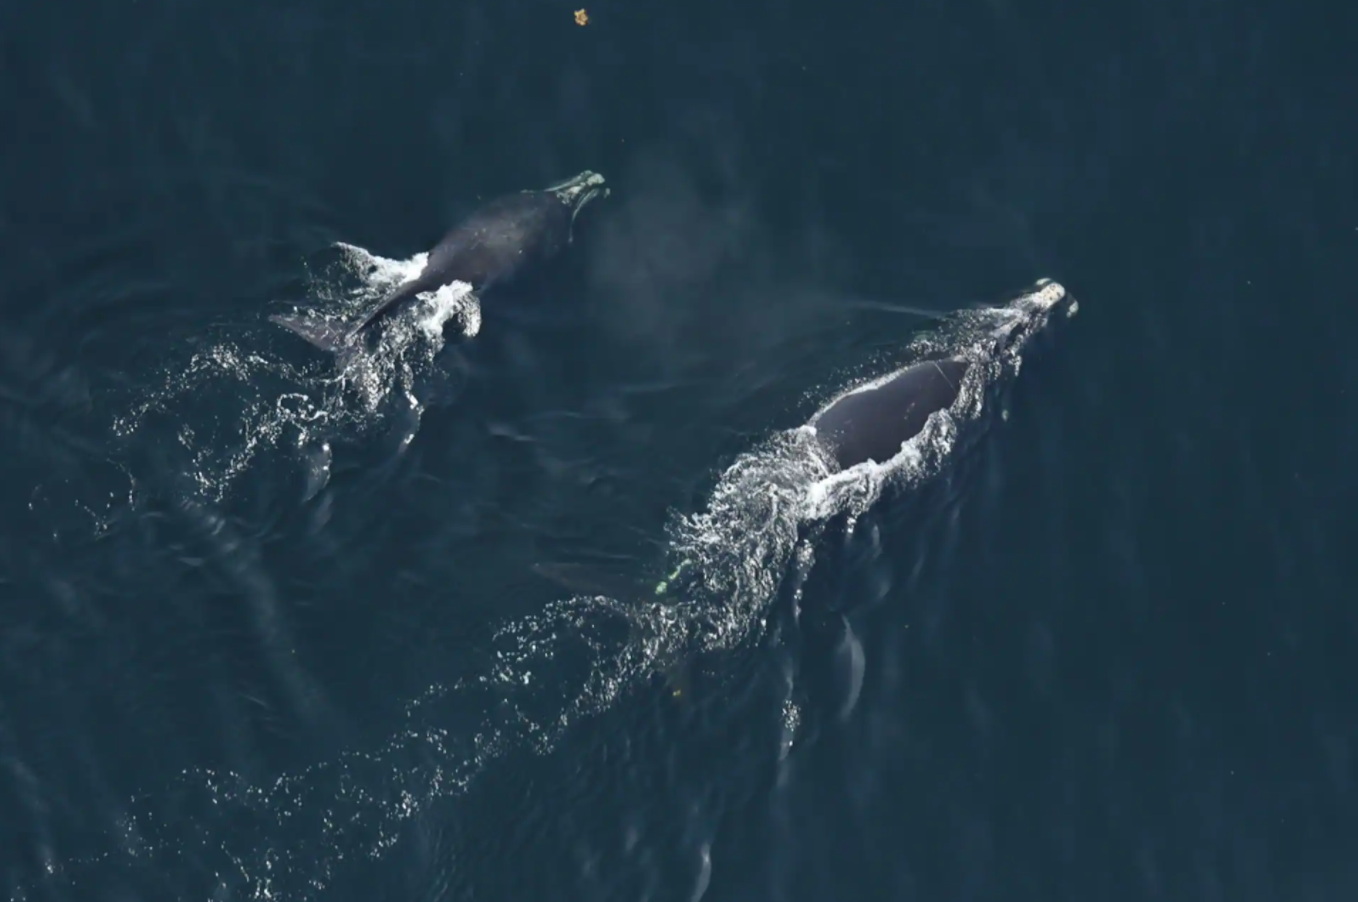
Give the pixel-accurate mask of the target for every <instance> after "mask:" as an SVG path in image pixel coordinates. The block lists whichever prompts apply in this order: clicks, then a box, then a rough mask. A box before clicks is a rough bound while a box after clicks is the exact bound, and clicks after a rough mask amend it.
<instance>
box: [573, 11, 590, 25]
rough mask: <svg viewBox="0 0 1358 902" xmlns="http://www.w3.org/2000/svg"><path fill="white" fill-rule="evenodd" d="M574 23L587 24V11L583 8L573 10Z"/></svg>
mask: <svg viewBox="0 0 1358 902" xmlns="http://www.w3.org/2000/svg"><path fill="white" fill-rule="evenodd" d="M575 24H576V25H588V24H589V13H587V12H585V11H584V10H583V9H577V10H576V11H575Z"/></svg>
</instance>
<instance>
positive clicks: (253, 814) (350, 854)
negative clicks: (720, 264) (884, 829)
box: [15, 308, 1020, 900]
mask: <svg viewBox="0 0 1358 902" xmlns="http://www.w3.org/2000/svg"><path fill="white" fill-rule="evenodd" d="M1013 315H1015V314H1014V313H1013V311H1010V310H1007V309H1005V308H995V309H989V310H981V311H971V312H969V313H966V314H961V315H958V316H956V317H955V318H954V319H953V320H952V321H951V323H950V324H949V326H947V327H945V330H944V331H940V332H938V333H934V334H932V335H928V336H923V337H921V338H919V339H917V340H916V341H915V342H913V343H912V344H911V345H910V346H909V348H908V349H907V353H906V354H905V357H906V358H907V360H906V361H904V364H905V365H908V363H909V362H910V360H911V359H918V358H919V357H920V356H922V355H923V354H926V353H935V352H937V351H940V350H942V351H946V352H947V353H950V354H964V355H967V356H968V357H970V358H971V359H972V360H973V361H974V362H975V363H977V364H980V365H975V366H972V367H970V368H969V371H968V375H967V377H966V380H965V381H964V383H963V386H962V390H961V393H960V395H959V398H958V400H957V402H956V403H955V404H954V406H953V408H952V409H951V410H948V411H941V412H938V413H935V414H934V415H933V416H932V417H930V419H929V421H928V423H927V424H926V426H925V428H924V430H923V431H922V432H921V433H920V434H919V435H918V436H916V437H915V438H914V439H912V440H910V441H909V442H907V443H906V444H905V445H904V447H903V448H902V450H901V452H900V453H899V454H897V455H896V456H895V457H893V458H892V459H891V460H890V461H887V462H885V463H882V464H876V463H868V464H863V465H859V466H856V467H853V468H851V469H849V470H844V471H836V469H835V467H834V464H833V463H832V462H831V461H830V460H828V458H827V457H826V456H825V454H824V453H823V451H822V450H821V449H820V447H819V446H818V445H817V443H816V442H815V441H814V440H813V434H812V433H811V431H810V430H809V429H808V428H807V427H798V428H794V429H790V430H787V431H784V432H781V433H778V434H775V435H773V436H772V437H770V439H768V440H767V441H766V442H764V443H763V444H762V445H761V446H760V447H758V448H755V449H753V450H751V451H750V452H747V453H746V454H743V455H741V456H740V457H739V458H738V459H737V460H736V461H735V462H734V463H733V464H732V465H731V466H730V467H729V468H728V469H727V470H726V471H725V472H723V473H722V474H721V475H720V477H719V478H718V479H717V482H716V485H715V486H714V488H713V490H712V493H711V498H710V500H709V503H708V504H707V505H706V507H705V508H704V509H703V510H702V511H700V512H697V513H692V514H687V515H677V516H675V517H674V518H673V519H672V520H671V522H670V524H669V526H668V529H667V532H668V535H669V538H670V549H671V554H672V556H673V558H674V559H675V560H677V561H679V562H680V563H681V565H682V566H684V567H686V568H687V570H688V571H689V572H690V573H691V574H692V578H691V579H689V580H687V581H685V582H684V584H683V585H684V591H683V593H682V596H681V597H677V598H676V597H670V598H664V599H658V598H657V597H656V596H654V595H650V596H646V597H641V598H623V599H617V598H609V597H606V596H575V597H570V598H565V599H561V600H559V601H557V602H554V603H552V604H549V605H548V606H546V608H544V609H543V610H542V611H540V612H538V613H536V614H533V615H531V616H528V617H524V618H521V619H518V620H514V621H511V622H508V623H506V624H504V625H502V626H501V627H500V629H499V630H498V632H497V633H496V634H495V636H494V640H493V645H492V657H493V662H494V663H493V664H492V665H491V666H490V667H488V668H486V669H485V670H484V672H481V673H478V674H475V675H472V676H469V677H466V678H464V679H461V680H459V681H456V682H453V683H450V684H447V685H435V686H432V687H430V688H429V689H428V690H426V692H425V693H423V694H422V695H421V696H420V697H419V698H417V699H415V700H414V701H412V702H411V703H409V704H408V705H407V707H406V710H405V715H404V719H403V727H402V728H401V729H400V730H399V731H398V732H397V734H396V735H394V736H393V737H392V738H391V739H390V740H388V741H387V742H386V743H385V744H384V745H382V746H381V747H379V748H377V749H374V750H371V751H355V752H350V753H347V754H344V755H341V756H339V757H337V758H334V759H331V760H328V761H323V762H320V763H317V764H315V765H313V766H311V767H309V768H306V769H303V770H300V771H298V772H296V773H292V774H285V775H283V776H280V777H278V778H277V779H276V780H275V781H273V782H272V783H270V784H267V785H251V784H249V783H248V782H247V781H245V780H243V779H242V778H240V777H239V776H237V775H235V774H230V773H225V774H224V773H217V772H211V771H203V770H196V771H190V772H186V773H184V774H183V775H182V776H181V778H180V787H179V788H180V789H181V790H184V791H185V793H186V794H192V795H196V796H198V797H199V798H201V799H202V801H203V802H204V804H203V805H202V809H203V810H204V811H212V812H213V817H214V819H215V818H222V819H228V818H229V819H230V821H231V824H232V828H231V830H230V834H229V838H228V837H227V836H226V835H225V834H226V831H225V830H217V831H214V830H213V826H214V825H213V824H210V823H199V824H191V825H188V826H187V827H186V825H185V824H183V823H182V822H176V823H174V824H171V825H161V824H160V823H159V822H158V821H157V820H156V818H155V817H154V815H153V814H152V813H150V812H147V813H143V814H129V815H128V817H127V819H126V820H125V822H124V823H123V825H122V834H123V836H122V839H123V842H122V843H121V849H120V853H121V854H123V855H127V856H130V857H132V858H135V859H139V860H142V861H147V862H163V861H166V860H167V859H171V858H173V859H179V860H183V861H194V862H197V863H198V867H199V868H200V869H204V868H205V869H206V870H207V871H208V872H209V873H211V874H212V877H211V878H209V880H210V882H211V883H213V884H215V886H214V887H213V888H212V889H210V890H209V891H208V893H207V894H208V895H212V896H213V897H221V898H225V897H228V896H232V894H233V892H239V893H240V894H241V896H242V897H245V898H254V899H274V898H287V899H296V900H302V899H311V898H314V897H315V896H316V895H317V894H318V893H321V892H323V891H325V890H326V889H327V887H329V886H330V885H331V883H332V881H333V880H335V878H336V873H337V869H338V868H339V867H340V866H341V865H342V864H343V862H344V861H345V860H346V858H356V857H369V858H381V857H382V856H383V855H384V854H385V853H386V852H387V851H388V850H389V849H390V848H391V847H392V846H393V845H394V844H395V843H396V842H397V838H398V836H399V831H400V829H401V828H402V826H403V825H404V824H405V823H407V822H408V821H410V820H411V819H412V818H416V817H419V816H420V815H422V814H423V813H425V812H426V811H428V810H429V808H430V806H431V805H433V804H434V803H435V802H436V801H438V800H440V799H445V798H448V797H454V796H458V795H460V794H462V793H464V792H465V791H466V790H467V788H468V787H469V786H471V785H472V783H473V782H474V780H475V778H476V777H477V775H478V774H480V773H481V772H482V771H483V770H484V769H485V768H486V767H487V766H488V765H490V764H491V763H492V762H494V761H495V760H496V759H498V758H500V757H501V756H503V755H504V754H506V753H508V752H511V751H514V750H518V749H525V748H526V749H530V750H532V751H534V752H536V753H539V754H545V753H547V752H550V751H551V750H552V749H554V748H555V747H556V745H557V743H558V741H559V740H560V739H561V737H562V735H563V734H564V732H565V731H566V730H567V729H568V728H569V727H570V726H571V725H572V724H574V723H576V722H577V721H578V720H579V719H581V718H582V717H587V716H590V715H595V714H598V713H601V712H603V711H605V710H607V709H608V708H610V707H611V706H612V705H613V704H614V703H615V702H617V701H618V700H619V699H620V698H621V697H623V696H624V695H625V694H626V693H627V692H628V691H629V690H632V689H635V688H636V687H637V686H639V685H641V684H642V682H643V681H645V680H647V679H649V678H651V677H652V676H654V675H655V674H657V673H659V672H662V671H663V670H664V669H665V668H666V667H668V666H669V665H670V664H671V663H672V662H673V661H675V660H676V659H677V658H680V657H682V656H684V655H691V654H695V653H712V652H722V651H729V650H732V649H735V648H737V647H738V646H740V645H741V644H742V643H746V642H749V641H751V640H754V639H757V638H758V637H760V636H761V635H763V634H764V632H765V630H766V627H767V622H768V617H769V615H770V611H771V604H772V601H773V599H774V598H775V596H776V593H777V592H778V591H779V589H780V587H781V586H782V585H783V583H784V581H785V580H786V579H788V578H789V573H791V578H792V579H793V580H794V585H795V586H796V593H795V594H796V596H797V597H796V598H795V599H794V602H795V603H798V604H799V603H800V592H801V586H802V584H803V583H804V582H805V577H806V575H807V574H808V573H809V572H810V570H811V568H812V566H813V565H814V563H815V547H816V540H817V538H818V537H819V534H820V529H821V528H822V527H823V526H824V524H825V523H826V522H827V521H828V520H829V519H831V518H833V517H837V516H846V517H847V518H848V520H849V524H850V528H852V523H853V521H854V520H855V519H856V518H858V517H859V516H861V515H862V514H863V513H864V512H866V511H867V510H868V508H869V507H871V506H872V505H873V504H874V503H875V502H876V501H877V500H878V498H879V497H880V496H881V495H882V493H883V492H884V491H885V490H886V489H887V488H888V487H889V486H895V487H900V488H906V489H908V488H910V487H911V486H914V485H917V484H918V483H919V482H920V481H921V480H924V479H927V478H929V477H930V476H932V475H933V474H934V473H936V472H937V471H938V469H939V468H940V467H941V466H942V465H943V464H944V463H945V462H946V460H947V458H948V457H949V455H950V454H951V453H952V451H953V449H954V447H955V445H956V441H957V437H958V434H959V428H960V426H961V425H962V424H964V423H965V422H967V421H969V420H974V419H975V418H977V417H978V416H979V415H980V414H981V412H982V408H983V406H984V398H985V393H986V390H987V388H988V387H989V386H991V385H993V384H995V383H996V382H997V380H999V379H1000V378H1002V377H1003V376H1004V375H1005V373H1013V372H1016V371H1017V368H1018V366H1019V363H1020V356H1019V350H1020V349H1014V350H1006V351H1005V352H1003V353H1002V354H1000V355H999V356H995V355H994V354H992V353H991V349H992V348H993V342H992V341H990V340H989V338H990V336H991V334H992V330H993V329H994V327H995V326H996V325H997V324H999V325H1003V324H1004V323H1005V322H1006V321H1008V319H1009V318H1010V317H1012V316H1013ZM849 390H853V389H852V388H849V389H844V390H841V391H837V392H835V394H834V396H833V397H830V398H828V399H826V400H824V401H823V404H828V403H831V402H832V401H833V400H834V398H837V397H838V396H840V395H842V394H843V393H844V391H849ZM582 653H583V654H582ZM581 659H583V660H585V661H587V662H588V666H587V667H586V668H585V669H584V672H582V673H576V674H575V675H574V676H572V675H571V668H570V667H569V666H566V667H562V666H561V665H562V662H564V661H570V660H577V661H578V660H581ZM553 665H556V666H553ZM577 670H579V668H577ZM563 671H564V672H563ZM790 691H791V687H789V692H790ZM468 712H479V714H475V715H473V717H472V720H473V722H475V723H476V724H477V725H476V726H475V727H474V728H471V729H466V730H455V729H452V728H450V727H449V724H454V723H468ZM774 714H775V716H776V717H777V718H778V719H779V720H780V721H781V722H782V723H783V725H784V730H783V737H782V739H781V745H780V747H779V748H778V749H775V750H773V751H774V753H775V754H776V755H777V756H778V757H779V758H781V757H783V756H785V755H786V754H787V751H788V749H789V748H790V747H791V745H792V743H793V742H794V740H795V734H796V731H797V729H798V726H799V724H800V722H801V713H800V711H799V709H798V707H797V705H796V704H795V703H794V702H793V700H792V698H791V696H790V694H789V696H788V697H787V698H786V699H784V700H783V702H782V704H781V705H780V708H779V710H778V711H777V712H774ZM242 821H243V822H244V823H248V824H249V825H251V826H252V827H253V831H252V832H250V833H246V832H244V831H243V830H242ZM120 853H110V854H109V855H105V856H103V857H104V858H106V859H108V858H111V857H112V856H116V855H117V854H120ZM86 861H87V862H88V861H89V860H86ZM78 863H79V862H71V863H70V866H68V867H67V868H64V869H58V870H64V871H65V872H66V873H68V874H70V873H71V872H72V870H73V866H74V865H76V864H78ZM15 898H23V897H22V896H19V897H15Z"/></svg>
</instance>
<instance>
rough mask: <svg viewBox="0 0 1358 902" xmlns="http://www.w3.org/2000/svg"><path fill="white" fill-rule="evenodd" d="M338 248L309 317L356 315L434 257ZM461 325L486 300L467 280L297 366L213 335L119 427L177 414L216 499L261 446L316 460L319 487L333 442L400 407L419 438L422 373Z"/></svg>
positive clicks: (464, 328)
mask: <svg viewBox="0 0 1358 902" xmlns="http://www.w3.org/2000/svg"><path fill="white" fill-rule="evenodd" d="M336 249H337V250H338V252H339V259H338V261H336V262H335V263H333V264H332V265H330V266H328V267H325V268H324V269H323V271H322V273H321V275H319V276H317V277H313V278H312V279H311V283H312V290H311V294H312V295H313V297H314V298H315V300H316V301H317V302H318V303H316V304H314V307H315V309H314V310H312V311H310V314H311V315H312V316H315V317H316V318H318V319H324V320H331V319H333V320H345V319H348V318H351V317H353V316H354V315H356V314H357V313H358V312H360V311H362V310H364V309H366V308H367V307H368V306H369V305H371V304H372V303H373V302H374V301H375V300H376V299H378V298H380V297H383V296H385V295H386V294H387V293H388V292H389V291H390V290H391V289H392V288H393V287H394V286H395V285H398V284H400V283H402V282H404V281H406V280H408V279H409V278H411V277H412V276H413V275H415V274H417V273H419V272H420V270H422V269H423V268H424V265H425V259H426V257H427V254H425V253H420V254H416V255H414V256H413V257H411V258H409V259H407V260H391V259H387V258H384V257H379V256H377V255H375V254H372V253H369V252H368V251H366V250H364V249H363V248H360V247H356V246H354V245H349V244H343V243H341V244H338V245H336ZM450 322H451V323H454V324H455V326H456V328H457V329H458V331H460V332H461V334H462V335H464V336H466V337H474V336H476V334H477V333H478V332H479V330H480V327H481V310H480V302H479V300H478V298H477V296H476V295H475V294H474V293H472V291H471V287H470V286H469V285H466V284H465V283H461V282H455V283H453V284H451V285H448V286H445V287H443V288H440V289H439V290H437V291H435V292H431V293H428V294H426V295H422V296H421V303H419V304H417V305H415V307H414V309H413V310H411V311H407V312H404V313H403V314H402V315H400V316H396V317H392V318H391V321H390V322H388V323H387V324H386V325H385V326H384V328H383V329H381V330H380V333H379V337H378V339H377V340H376V342H375V343H374V346H373V347H372V348H371V349H370V350H369V349H364V348H356V349H355V351H354V352H353V353H351V354H348V355H345V356H344V357H343V358H342V359H341V360H339V361H336V360H335V359H334V358H331V357H329V356H327V357H326V358H325V359H321V360H315V361H309V362H307V363H303V364H297V363H293V362H290V361H289V360H287V359H284V358H283V357H281V356H278V355H275V354H273V353H271V352H269V351H268V350H266V349H265V348H263V347H261V346H259V345H258V344H256V345H253V346H249V347H246V346H243V345H242V343H239V342H235V341H230V340H228V341H221V342H217V343H213V344H211V345H210V346H209V347H207V348H205V349H204V350H201V351H196V352H195V353H194V354H193V355H192V357H191V358H190V359H189V361H188V362H187V364H184V365H180V366H174V367H170V368H167V369H166V370H164V371H163V372H162V374H161V376H160V383H161V384H160V385H159V386H157V387H155V388H153V389H151V390H150V392H148V393H147V394H146V395H145V396H144V397H141V398H139V399H138V400H137V401H136V402H135V403H133V404H132V405H131V409H130V410H128V412H126V413H125V414H123V415H121V416H119V417H117V418H116V419H115V421H114V423H113V433H114V435H115V437H116V438H118V439H120V440H122V441H124V442H128V441H131V440H133V439H134V438H135V437H136V436H137V435H138V434H139V433H141V432H143V431H145V430H146V427H147V424H148V422H149V421H151V420H152V419H153V418H157V417H159V418H162V419H164V420H167V421H168V422H169V424H170V426H169V427H168V428H170V429H172V430H173V439H174V441H175V442H176V443H177V445H178V446H179V447H180V448H181V449H182V451H183V453H186V454H187V455H188V458H189V462H190V469H191V472H190V473H189V474H188V475H189V477H190V490H191V491H192V492H193V493H194V494H195V495H198V496H199V497H201V498H204V499H206V500H209V501H213V502H219V501H221V500H223V499H224V498H225V497H226V496H227V494H228V493H229V492H230V491H231V489H232V488H233V486H234V485H235V483H236V482H237V480H239V479H240V477H241V476H242V475H244V474H245V473H246V472H247V471H249V470H250V468H251V467H252V466H253V465H254V464H255V462H256V461H257V460H258V459H259V458H260V457H261V455H263V454H266V453H268V452H272V451H280V450H281V451H286V452H290V453H291V454H293V455H294V456H295V457H296V458H297V459H299V460H300V461H301V462H302V464H303V465H305V466H307V467H309V468H310V469H311V472H310V473H309V478H310V479H311V481H312V486H311V488H310V490H309V493H308V494H313V493H314V492H315V491H317V490H319V488H320V487H321V485H323V484H324V478H325V476H326V474H327V473H328V469H329V463H330V454H331V450H330V445H331V442H333V441H336V440H340V439H352V438H357V437H360V436H362V435H365V434H368V433H370V432H372V431H373V430H374V429H376V428H378V427H379V426H381V425H382V424H383V423H385V422H388V421H389V420H391V418H392V415H393V414H394V413H395V412H398V411H399V412H403V413H406V414H408V415H409V416H408V417H407V418H406V419H407V421H408V424H407V426H406V428H407V430H408V434H406V435H405V436H404V438H403V440H404V441H405V442H406V443H408V442H409V441H410V440H411V439H412V438H413V436H414V430H416V429H418V424H419V420H420V417H421V415H422V413H423V411H424V407H425V401H423V400H422V399H421V398H419V397H418V391H419V389H420V385H421V380H422V379H429V378H432V379H438V378H440V375H441V374H439V373H437V371H436V362H435V361H436V357H437V355H438V353H439V352H440V351H441V350H442V349H443V346H444V340H445V339H444V327H445V325H446V324H448V323H450ZM270 334H272V330H270Z"/></svg>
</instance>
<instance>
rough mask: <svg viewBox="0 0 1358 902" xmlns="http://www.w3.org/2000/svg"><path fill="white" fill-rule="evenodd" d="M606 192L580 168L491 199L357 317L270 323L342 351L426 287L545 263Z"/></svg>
mask: <svg viewBox="0 0 1358 902" xmlns="http://www.w3.org/2000/svg"><path fill="white" fill-rule="evenodd" d="M609 193H610V192H609V189H608V187H607V185H605V183H604V177H603V176H602V175H599V174H598V173H596V172H591V171H589V170H585V171H584V172H581V173H580V174H579V175H576V176H573V177H571V178H569V179H566V180H565V181H563V182H559V183H557V184H555V185H552V186H550V187H547V188H543V189H532V190H525V191H517V192H514V193H512V194H506V195H502V196H500V197H496V198H495V199H493V200H491V201H489V202H487V203H486V204H484V205H483V206H481V207H479V208H478V209H476V210H475V211H474V212H472V214H471V215H470V216H468V217H467V218H466V219H464V220H462V221H461V222H459V223H458V224H457V225H455V226H454V227H453V228H452V229H450V230H449V231H448V233H447V234H446V235H444V236H443V238H442V239H441V240H440V241H439V242H438V244H436V245H434V247H433V248H431V249H430V250H429V253H428V257H427V259H426V261H425V264H424V268H423V269H422V270H421V271H420V273H419V275H417V276H415V277H413V278H411V279H409V280H408V281H406V282H403V283H402V284H400V285H398V286H396V288H395V289H393V290H392V291H391V292H390V293H389V294H387V295H386V296H385V297H383V298H382V299H381V300H379V301H378V302H377V304H376V305H374V306H373V307H372V308H370V309H369V310H368V311H367V312H365V313H364V314H362V315H361V316H359V317H357V318H356V319H355V320H353V321H351V322H333V321H329V320H323V319H321V318H319V317H314V316H308V315H306V314H273V315H271V316H269V321H270V322H272V323H274V324H276V325H278V326H282V327H283V328H284V329H287V330H288V331H290V332H293V333H294V334H296V335H298V336H300V337H302V338H304V339H306V341H308V342H310V343H311V344H312V345H314V346H316V347H318V348H320V349H322V350H325V351H330V352H332V353H333V352H339V351H341V350H343V349H345V348H348V347H352V346H354V345H355V344H356V343H357V341H358V340H360V339H361V338H362V337H363V336H364V335H365V334H366V333H368V332H369V331H370V330H371V329H372V328H373V327H374V326H375V325H376V324H377V323H379V322H381V321H382V320H384V319H385V318H387V317H389V316H391V315H392V314H394V313H396V312H398V311H399V310H402V309H404V308H405V307H406V306H407V305H408V304H410V303H413V302H414V300H415V299H416V298H417V297H418V296H419V295H421V294H423V293H425V292H429V291H437V290H438V289H440V288H443V287H444V286H447V285H451V284H452V283H454V282H464V283H466V284H468V285H470V286H471V287H472V290H473V291H475V292H484V291H487V290H489V289H492V288H495V287H497V286H501V285H504V284H507V283H510V282H512V281H513V280H514V279H516V278H518V277H520V276H522V275H523V274H524V273H526V272H528V271H530V270H532V269H535V268H537V267H540V266H542V265H543V264H545V263H547V262H548V261H549V260H551V259H553V258H554V257H556V256H557V255H558V254H560V253H561V252H562V251H563V250H564V249H565V248H566V247H567V246H569V245H570V244H572V243H573V241H574V226H575V220H576V217H577V216H579V215H580V211H581V210H582V209H583V208H584V207H585V205H586V204H588V203H589V202H590V201H592V200H594V199H596V198H599V197H607V196H608V195H609Z"/></svg>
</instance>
